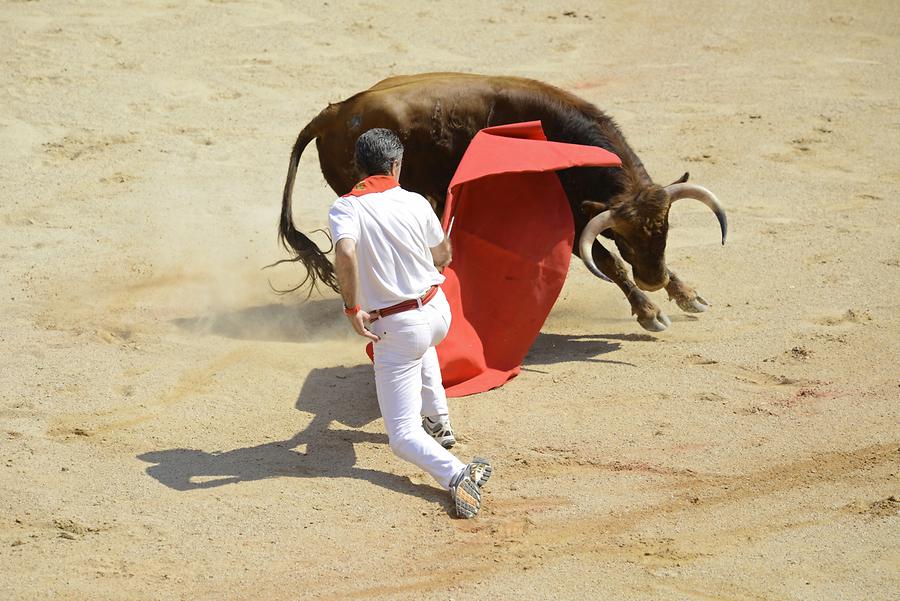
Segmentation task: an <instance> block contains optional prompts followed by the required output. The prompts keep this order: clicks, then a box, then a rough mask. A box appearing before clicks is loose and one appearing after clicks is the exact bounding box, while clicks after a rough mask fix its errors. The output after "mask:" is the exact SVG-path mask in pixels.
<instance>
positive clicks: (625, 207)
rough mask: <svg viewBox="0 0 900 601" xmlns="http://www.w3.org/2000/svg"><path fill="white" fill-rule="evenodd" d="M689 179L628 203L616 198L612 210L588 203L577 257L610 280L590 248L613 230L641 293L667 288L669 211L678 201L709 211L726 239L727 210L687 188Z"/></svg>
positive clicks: (650, 189) (647, 190) (646, 190)
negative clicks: (698, 204) (693, 202)
mask: <svg viewBox="0 0 900 601" xmlns="http://www.w3.org/2000/svg"><path fill="white" fill-rule="evenodd" d="M686 180H687V174H685V176H684V177H682V178H681V180H679V181H677V182H675V183H673V184H671V185H668V186H665V187H662V186H658V185H656V184H652V185H649V186H644V187H642V188H640V189H639V191H638V193H637V194H629V195H627V196H626V197H625V198H624V199H623V198H621V197H620V198H617V199H613V202H612V203H611V204H610V206H609V208H606V206H605V205H602V204H600V203H597V202H593V201H585V202H584V203H583V204H582V209H583V210H584V211H585V212H586V213H587V214H588V215H593V217H591V219H590V221H588V223H587V225H586V226H585V228H584V231H582V233H581V238H580V239H579V254H580V255H581V260H582V261H584V264H585V265H586V266H587V268H588V269H589V270H590V272H591V273H593V274H594V275H596V276H597V277H599V278H602V279H604V280H607V281H610V280H609V278H608V277H606V275H605V274H604V273H603V272H602V271H600V269H598V268H597V265H596V264H595V263H594V259H593V256H592V255H591V247H592V246H593V244H594V241H595V240H596V239H597V236H599V235H600V234H601V233H603V232H604V231H606V230H612V231H613V233H614V234H615V235H614V238H613V239H614V240H615V243H616V247H617V248H618V249H619V253H621V255H622V258H623V259H624V260H625V261H627V262H628V263H630V264H631V267H632V272H633V275H634V282H635V284H637V285H638V287H640V288H641V289H642V290H647V291H653V290H659V289H660V288H662V287H664V286H665V285H666V284H668V283H669V273H668V269H667V268H666V262H665V252H666V237H667V235H668V232H669V209H670V207H671V206H672V203H674V202H675V201H676V200H680V199H682V198H693V199H695V200H699V201H700V202H702V203H703V204H705V205H706V206H708V207H709V208H710V209H711V210H712V211H713V213H715V215H716V218H717V219H718V220H719V227H720V228H721V230H722V244H725V238H726V236H727V235H728V221H727V218H726V217H725V210H724V209H723V208H722V206H721V205H720V204H719V201H718V200H717V199H716V197H715V195H713V193H712V192H710V191H709V190H707V189H706V188H704V187H703V186H698V185H695V184H688V183H686Z"/></svg>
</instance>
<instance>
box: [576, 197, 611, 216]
mask: <svg viewBox="0 0 900 601" xmlns="http://www.w3.org/2000/svg"><path fill="white" fill-rule="evenodd" d="M605 210H606V206H605V205H604V204H603V203H599V202H594V201H593V200H585V201H584V202H582V203H581V212H582V213H584V214H585V215H596V214H597V213H599V212H600V211H605Z"/></svg>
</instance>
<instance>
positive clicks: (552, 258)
mask: <svg viewBox="0 0 900 601" xmlns="http://www.w3.org/2000/svg"><path fill="white" fill-rule="evenodd" d="M619 165H621V161H620V159H619V157H617V156H616V155H615V154H613V153H611V152H608V151H606V150H603V149H602V148H598V147H596V146H582V145H577V144H564V143H560V142H550V141H548V140H547V138H546V136H545V135H544V131H543V128H542V127H541V123H540V122H539V121H532V122H528V123H516V124H512V125H502V126H498V127H489V128H486V129H483V130H481V131H480V132H478V134H476V135H475V137H474V138H473V139H472V142H471V143H470V144H469V147H468V149H467V150H466V153H465V155H464V156H463V158H462V160H461V161H460V164H459V167H458V168H457V170H456V173H455V174H454V176H453V179H452V181H451V182H450V188H449V191H448V194H447V202H446V205H445V208H444V215H443V218H442V225H443V227H444V230H445V231H449V234H450V239H451V243H452V245H453V262H452V263H451V264H450V266H449V267H447V269H445V270H444V275H445V276H446V278H447V281H446V282H444V284H443V286H442V287H443V290H444V293H445V294H446V295H447V298H448V300H449V301H450V307H451V310H452V312H453V321H452V323H451V326H450V332H449V334H448V335H447V338H446V339H445V340H444V341H443V342H442V343H441V344H440V345H438V347H437V352H438V358H439V359H440V363H441V374H442V376H443V379H444V387H445V388H446V390H447V395H448V396H452V397H458V396H465V395H469V394H474V393H477V392H483V391H485V390H490V389H491V388H496V387H498V386H501V385H502V384H504V383H505V382H506V381H508V380H509V379H510V378H513V377H515V376H516V375H517V374H518V373H519V370H520V366H521V364H522V360H523V359H524V358H525V355H526V354H527V353H528V349H529V348H530V347H531V345H532V344H533V343H534V340H535V338H537V335H538V334H539V333H540V330H541V326H543V324H544V320H546V318H547V315H548V314H549V313H550V309H551V308H552V307H553V303H554V302H556V298H557V297H558V296H559V292H560V290H561V289H562V286H563V283H564V282H565V279H566V274H567V272H568V269H569V259H570V258H571V256H572V242H573V240H574V237H575V226H574V222H573V219H572V210H571V208H570V207H569V202H568V200H567V198H566V195H565V192H564V191H563V188H562V185H561V184H560V182H559V178H558V177H557V175H556V173H555V172H556V171H557V170H560V169H567V168H570V167H587V166H592V167H616V166H619Z"/></svg>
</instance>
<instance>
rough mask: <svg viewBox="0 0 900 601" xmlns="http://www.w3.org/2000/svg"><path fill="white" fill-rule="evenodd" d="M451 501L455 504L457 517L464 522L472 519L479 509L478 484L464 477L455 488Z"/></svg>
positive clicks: (479, 493) (479, 494)
mask: <svg viewBox="0 0 900 601" xmlns="http://www.w3.org/2000/svg"><path fill="white" fill-rule="evenodd" d="M453 500H454V502H455V503H456V516H457V517H460V518H462V519H464V520H468V519H471V518H474V517H475V516H476V515H478V511H479V510H480V509H481V491H479V490H478V484H476V483H475V482H473V481H472V480H471V479H470V478H469V477H468V476H466V477H465V478H463V480H462V482H460V483H459V484H458V485H457V486H456V492H455V494H454V495H453Z"/></svg>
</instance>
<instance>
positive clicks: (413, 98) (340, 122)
mask: <svg viewBox="0 0 900 601" xmlns="http://www.w3.org/2000/svg"><path fill="white" fill-rule="evenodd" d="M547 99H556V100H557V101H558V102H562V103H566V102H568V103H572V102H575V101H578V102H583V101H580V100H579V99H577V98H575V97H573V96H570V95H569V94H568V93H566V92H563V91H562V90H559V89H558V88H555V87H553V86H550V85H547V84H544V83H541V82H537V81H534V80H529V79H524V78H518V77H501V76H497V77H495V76H484V75H472V74H465V73H423V74H418V75H408V76H407V75H404V76H396V77H390V78H388V79H385V80H383V81H380V82H378V83H377V84H375V85H374V86H372V87H371V88H369V89H368V90H365V91H363V92H360V93H358V94H355V95H354V96H351V97H350V98H348V99H347V100H345V101H343V102H341V103H339V104H338V105H334V106H332V107H330V109H336V110H335V111H334V112H333V117H332V118H331V119H330V120H329V126H328V127H327V128H326V130H325V131H322V132H321V133H320V135H319V137H318V139H317V147H318V150H319V160H320V164H321V167H322V172H323V174H324V175H325V178H326V180H327V181H328V183H329V185H330V186H331V187H332V189H334V191H335V192H336V193H338V194H344V193H346V192H347V190H349V189H350V187H351V186H352V185H353V184H354V183H355V182H356V180H357V179H358V177H359V174H358V173H357V172H356V170H355V168H354V166H353V149H354V145H355V142H356V138H357V137H359V135H360V134H362V133H363V132H365V131H367V130H369V129H372V128H375V127H384V128H387V129H391V130H393V131H396V132H397V133H398V134H399V136H400V138H401V140H402V141H403V144H404V147H405V152H404V159H403V169H402V172H401V184H402V185H403V187H404V188H406V189H408V190H413V191H415V192H418V193H420V194H422V195H423V196H426V197H427V198H428V199H429V200H430V201H432V204H433V205H434V206H435V209H436V210H438V211H440V210H441V209H442V206H443V202H444V197H445V194H446V190H447V186H449V184H450V180H451V178H452V177H453V173H454V172H455V171H456V167H457V166H458V165H459V162H460V160H461V159H462V155H463V153H464V152H465V150H466V148H467V147H468V145H469V142H470V141H471V139H472V138H473V137H474V136H475V134H476V133H477V132H478V131H479V130H481V129H483V128H485V127H489V126H492V125H502V124H506V123H515V122H519V121H529V120H542V121H546V120H547V119H548V117H552V115H548V114H547V113H548V110H549V108H548V107H549V105H548V104H547V103H546V100H547Z"/></svg>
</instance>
